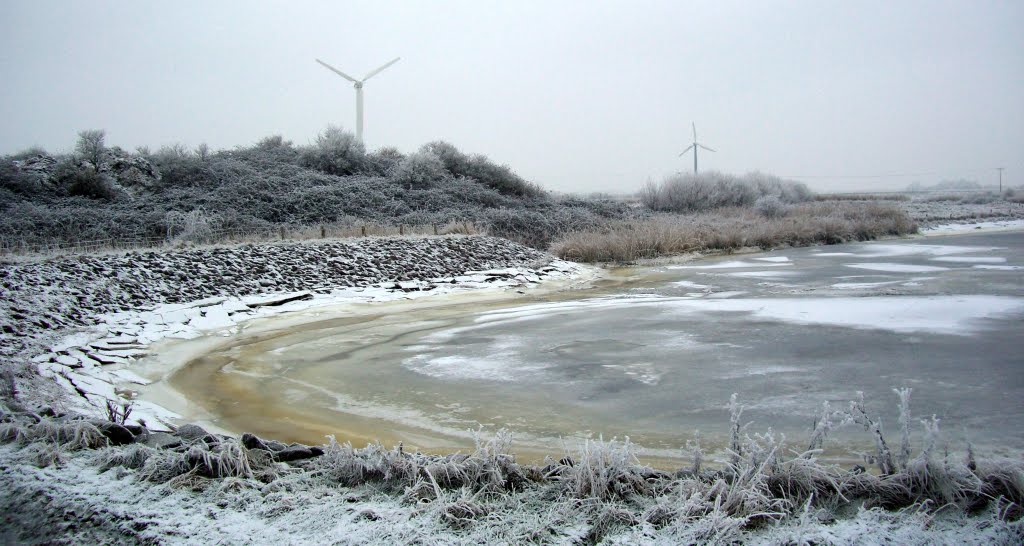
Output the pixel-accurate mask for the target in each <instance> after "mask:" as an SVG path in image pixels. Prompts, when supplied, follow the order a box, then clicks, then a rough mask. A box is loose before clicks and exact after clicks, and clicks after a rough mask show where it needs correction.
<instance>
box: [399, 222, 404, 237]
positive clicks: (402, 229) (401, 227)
mask: <svg viewBox="0 0 1024 546" xmlns="http://www.w3.org/2000/svg"><path fill="white" fill-rule="evenodd" d="M398 234H399V235H405V224H398Z"/></svg>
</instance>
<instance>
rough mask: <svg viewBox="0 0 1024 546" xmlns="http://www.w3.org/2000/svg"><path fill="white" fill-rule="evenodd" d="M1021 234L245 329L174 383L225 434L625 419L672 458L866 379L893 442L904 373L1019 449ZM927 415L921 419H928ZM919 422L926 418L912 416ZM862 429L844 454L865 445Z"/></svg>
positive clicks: (928, 397) (704, 267) (919, 391)
mask: <svg viewBox="0 0 1024 546" xmlns="http://www.w3.org/2000/svg"><path fill="white" fill-rule="evenodd" d="M1022 268H1024V235H1022V234H1020V233H992V234H977V235H965V236H955V237H932V238H921V239H914V240H900V241H884V242H874V243H864V244H850V245H840V246H830V247H816V248H803V249H789V250H785V251H776V252H772V253H767V254H748V255H739V256H730V257H722V258H717V259H710V260H702V261H699V262H693V263H689V264H683V265H675V266H664V267H654V268H635V269H630V270H626V271H619V272H616V273H623V274H626V275H628V276H629V278H628V279H627V280H625V281H621V282H607V283H605V284H604V285H602V286H598V287H596V288H594V289H593V290H588V291H583V292H574V293H569V294H556V295H553V296H547V297H545V298H544V299H542V300H538V299H534V300H526V301H517V303H516V304H514V305H509V304H507V303H505V304H502V305H501V306H500V307H498V306H497V305H496V304H472V305H452V306H440V307H435V308H431V309H425V310H418V311H413V312H408V313H403V314H401V315H400V316H396V315H393V314H380V315H371V316H362V317H357V318H351V317H350V318H336V319H331V320H324V321H321V322H316V323H312V324H305V325H302V326H301V327H296V328H292V329H285V330H282V331H273V332H270V333H263V334H259V335H255V336H249V337H240V338H238V339H236V340H233V341H232V342H231V344H229V345H227V346H225V347H222V348H220V349H218V350H216V351H214V352H212V353H209V354H207V355H205V356H204V357H202V358H200V359H198V360H196V361H194V362H193V363H192V364H191V365H190V366H188V367H187V368H184V369H183V370H181V371H179V372H178V373H177V374H176V375H175V376H174V378H173V379H172V382H173V384H174V385H175V387H176V388H177V389H178V390H180V391H181V392H183V393H185V394H186V395H187V396H188V397H189V398H190V399H192V400H193V401H194V402H195V403H197V404H199V405H200V406H202V407H203V408H204V409H205V410H206V411H207V412H209V416H210V417H211V420H212V421H214V422H215V423H216V424H218V425H219V426H221V427H223V428H225V429H228V430H232V431H238V432H240V431H250V432H255V433H257V434H260V435H266V436H271V437H275V438H279V439H284V440H295V441H303V442H307V443H322V442H323V441H324V435H326V434H335V435H337V436H338V438H339V439H340V440H352V441H353V442H354V443H356V444H363V443H365V442H366V441H370V440H378V439H379V440H381V441H382V442H384V443H385V444H392V443H397V442H398V441H403V442H405V444H406V445H407V446H416V447H419V448H424V449H428V450H452V449H463V450H464V449H466V448H467V447H469V446H471V445H472V440H471V437H470V434H469V432H468V430H470V429H476V428H478V427H480V426H483V427H484V429H485V430H494V429H497V428H500V427H507V428H510V429H512V430H513V431H514V433H515V436H514V438H515V444H514V447H517V448H518V449H519V450H520V451H521V452H523V453H531V452H532V453H558V452H559V451H560V450H561V448H562V445H563V444H571V443H572V442H573V439H574V438H580V437H597V436H598V435H603V436H604V437H605V438H606V439H608V438H611V437H615V436H617V437H619V438H622V437H623V436H626V435H628V436H629V437H630V438H631V440H632V441H633V442H635V443H637V444H639V445H641V446H642V447H644V448H645V452H646V453H647V454H648V455H650V456H652V457H655V458H663V457H677V456H679V448H680V447H681V446H682V445H683V444H684V443H685V441H686V440H687V439H689V438H690V437H691V435H692V433H693V431H694V430H695V429H700V430H701V432H702V436H703V437H704V438H705V439H706V441H707V442H708V443H710V444H711V445H712V447H713V448H714V447H716V446H717V447H720V446H721V445H722V442H723V441H724V438H725V435H726V434H727V432H728V422H729V421H728V413H727V412H726V411H725V410H724V409H723V407H724V405H725V403H726V402H727V401H728V399H729V395H730V394H731V393H734V392H735V393H738V394H739V398H740V401H741V402H742V403H743V404H744V405H745V406H746V411H745V413H744V418H745V420H747V419H749V420H752V421H754V425H753V428H751V429H750V432H761V431H763V430H764V429H765V428H767V427H769V426H770V427H772V428H773V429H774V430H775V431H776V432H783V433H785V434H786V436H787V438H788V439H789V441H790V443H791V444H792V445H793V447H795V448H802V447H805V443H806V440H805V439H806V437H807V435H808V432H809V430H810V428H811V426H812V423H813V420H814V416H815V414H816V413H817V412H819V410H820V407H821V403H822V402H823V401H829V402H830V403H832V405H833V407H834V408H836V409H842V408H845V407H846V405H847V402H848V401H849V400H851V399H853V398H854V397H855V396H856V391H864V393H865V396H866V399H867V406H868V408H869V410H870V411H872V412H874V413H881V415H882V416H883V423H884V425H885V429H886V431H887V432H888V435H889V436H890V442H896V441H898V439H897V436H896V432H897V424H896V418H895V407H896V397H895V395H893V394H892V388H893V387H903V386H908V387H913V388H914V393H913V403H912V408H913V411H914V414H915V416H916V417H922V418H923V417H925V416H930V415H931V414H936V415H938V416H939V417H940V418H942V419H943V423H942V424H943V427H944V430H945V432H946V433H948V434H947V438H949V439H950V440H951V441H952V444H951V447H952V448H953V449H961V448H962V443H961V442H960V439H962V438H963V436H964V434H965V431H966V432H967V435H968V436H969V437H970V439H971V440H972V441H973V442H975V443H976V444H977V445H979V446H981V447H982V448H986V447H987V448H988V450H989V451H993V450H997V447H998V449H999V450H1005V452H1007V453H1011V452H1019V450H1020V449H1021V448H1022V447H1024V434H1022V431H1024V427H1022V425H1021V423H1022V422H1024V355H1022V352H1021V348H1022V347H1024V345H1022V343H1021V334H1022V333H1024V329H1022V322H1021V319H1022V317H1024V297H1022V296H1024V275H1022ZM915 424H916V419H915ZM917 428H920V427H917ZM868 442H869V438H868V436H867V435H866V434H864V433H863V432H860V431H856V430H854V429H848V430H847V432H846V433H842V434H839V435H837V437H836V438H835V440H834V441H833V442H832V443H831V445H832V446H833V448H834V450H835V451H834V453H836V454H838V453H840V452H845V453H847V454H848V453H850V452H852V451H856V450H865V451H866V450H868V448H869V443H868Z"/></svg>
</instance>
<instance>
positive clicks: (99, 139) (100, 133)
mask: <svg viewBox="0 0 1024 546" xmlns="http://www.w3.org/2000/svg"><path fill="white" fill-rule="evenodd" d="M106 136H107V133H106V131H104V130H102V129H89V130H85V131H80V132H79V133H78V142H77V143H76V144H75V152H77V153H78V155H79V156H81V157H82V159H84V160H86V161H88V162H89V163H92V166H93V168H94V169H95V170H96V171H97V172H98V171H99V170H100V166H101V165H102V164H103V162H104V159H105V158H106V156H107V147H106V145H105V144H104V143H103V140H104V138H106Z"/></svg>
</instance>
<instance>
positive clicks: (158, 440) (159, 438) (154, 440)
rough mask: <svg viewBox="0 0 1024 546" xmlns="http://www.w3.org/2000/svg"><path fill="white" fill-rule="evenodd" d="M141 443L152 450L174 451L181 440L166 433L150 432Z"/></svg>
mask: <svg viewBox="0 0 1024 546" xmlns="http://www.w3.org/2000/svg"><path fill="white" fill-rule="evenodd" d="M143 443H144V444H145V445H147V446H149V447H152V448H154V449H174V448H176V447H178V446H180V445H181V438H178V437H177V436H174V435H173V434H168V433H166V432H151V433H149V435H148V436H146V439H145V441H143Z"/></svg>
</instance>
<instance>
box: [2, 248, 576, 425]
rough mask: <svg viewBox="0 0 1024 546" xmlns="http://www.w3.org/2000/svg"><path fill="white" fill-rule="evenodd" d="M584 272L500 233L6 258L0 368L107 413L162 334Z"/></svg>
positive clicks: (153, 418)
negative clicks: (316, 308) (135, 366)
mask: <svg viewBox="0 0 1024 546" xmlns="http://www.w3.org/2000/svg"><path fill="white" fill-rule="evenodd" d="M583 270H584V269H583V267H582V266H578V265H576V264H572V263H569V262H564V261H561V260H556V259H554V258H552V257H551V256H549V255H547V254H544V253H541V252H538V251H536V250H533V249H530V248H528V247H524V246H522V245H518V244H515V243H512V242H510V241H508V240H505V239H499V238H492V237H431V238H370V239H351V240H336V241H317V242H288V243H276V244H259V245H242V246H235V247H216V248H200V249H185V250H169V251H160V252H156V251H149V252H128V253H111V254H103V255H88V256H69V257H62V258H53V259H47V260H40V261H21V262H13V263H6V264H2V265H0V286H2V288H3V292H4V298H3V301H2V302H0V329H2V331H3V334H2V336H0V358H3V361H4V362H3V366H4V368H7V369H17V370H18V371H19V372H20V377H18V381H17V382H18V389H17V390H18V392H19V394H20V396H19V398H20V400H19V402H21V403H23V404H27V405H29V406H32V407H37V408H39V407H44V406H45V407H51V408H53V409H55V410H56V411H57V412H60V413H63V412H67V411H71V412H75V413H82V414H85V415H89V416H94V417H106V416H107V415H106V414H107V409H106V407H107V402H108V401H112V402H114V403H115V404H122V403H124V402H126V401H127V399H130V398H132V396H133V394H134V393H133V389H132V387H133V385H138V384H145V383H147V382H148V381H147V380H146V379H144V378H142V377H140V376H139V375H137V374H136V373H134V372H133V371H132V369H131V365H132V363H133V362H134V361H135V360H136V359H138V358H141V357H143V356H145V355H146V354H147V352H148V348H149V346H150V345H151V344H152V343H154V342H156V341H158V340H162V339H166V338H186V339H187V338H194V337H198V336H202V335H211V334H215V333H219V334H222V335H231V334H232V333H237V331H238V325H239V324H240V323H242V322H244V321H248V320H251V319H253V318H257V317H266V316H271V315H275V314H280V313H284V312H288V311H295V310H299V309H305V308H308V307H310V306H320V305H334V304H339V303H355V302H372V301H388V300H395V299H411V298H416V297H421V296H426V295H435V294H445V293H451V292H453V291H464V290H473V289H481V288H491V289H495V288H497V289H511V288H516V287H526V286H532V285H536V284H538V283H540V282H541V281H542V280H545V279H556V278H563V279H565V278H569V277H571V276H573V275H576V274H579V273H581V272H582V271H583ZM28 361H30V362H28ZM36 371H38V374H39V376H38V377H37V376H36V374H35V372H36ZM53 384H57V385H59V386H61V387H63V388H62V389H55V388H53ZM66 394H69V395H70V396H66ZM173 417H174V414H173V413H171V412H169V411H167V410H164V409H163V408H160V407H159V406H156V405H153V404H150V403H147V402H145V401H137V402H135V405H134V407H133V410H132V413H131V416H130V418H129V420H128V423H130V424H145V425H146V426H148V427H149V428H151V429H153V428H156V429H161V428H165V426H166V424H167V423H168V422H169V420H170V419H171V418H173Z"/></svg>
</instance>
